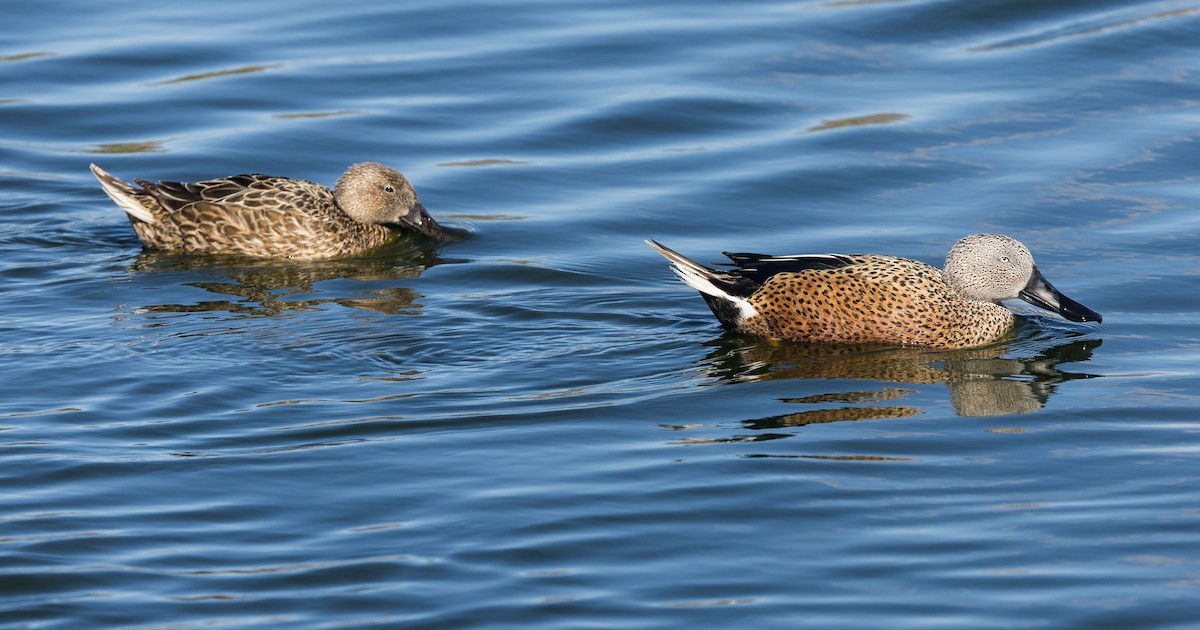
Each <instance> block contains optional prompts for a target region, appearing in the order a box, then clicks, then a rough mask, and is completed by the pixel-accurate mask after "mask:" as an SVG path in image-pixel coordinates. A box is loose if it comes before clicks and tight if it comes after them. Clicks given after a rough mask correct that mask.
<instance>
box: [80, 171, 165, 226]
mask: <svg viewBox="0 0 1200 630" xmlns="http://www.w3.org/2000/svg"><path fill="white" fill-rule="evenodd" d="M92 174H93V175H95V176H96V179H98V180H100V186H101V187H102V188H104V192H105V194H107V195H108V198H109V199H112V200H113V203H115V204H117V206H118V207H119V208H121V209H122V210H124V211H125V212H126V213H128V214H129V216H131V217H133V218H135V219H137V220H139V221H144V222H146V223H154V215H152V214H150V211H149V210H147V209H146V208H145V206H143V205H142V204H141V203H140V202H138V200H137V197H134V192H135V189H134V187H133V186H130V185H129V184H128V183H126V182H123V181H121V180H120V179H117V178H116V177H113V176H112V175H111V174H109V173H108V171H105V170H104V169H102V168H100V167H99V166H96V165H95V164H93V165H92Z"/></svg>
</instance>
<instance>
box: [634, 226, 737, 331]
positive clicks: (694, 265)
mask: <svg viewBox="0 0 1200 630" xmlns="http://www.w3.org/2000/svg"><path fill="white" fill-rule="evenodd" d="M646 244H647V245H649V246H650V247H653V248H654V251H656V252H658V253H660V254H662V255H663V257H664V258H666V259H667V260H669V261H670V262H671V271H674V272H675V275H677V276H679V279H680V280H682V281H683V283H684V284H686V285H688V286H689V287H692V288H693V289H695V290H697V291H699V292H701V293H703V294H704V295H710V296H712V297H715V298H718V299H721V300H725V301H727V302H730V303H732V304H734V305H735V306H737V309H738V315H739V317H740V318H741V320H746V319H748V318H751V317H754V316H755V315H758V311H757V310H755V308H754V306H753V305H752V304H750V301H749V300H747V299H746V298H744V297H739V296H736V295H731V294H730V293H728V292H726V291H724V290H722V289H721V288H720V287H718V286H717V285H715V284H713V282H712V279H713V278H714V277H715V276H716V275H718V274H720V272H719V271H717V270H715V269H709V268H708V267H705V266H704V265H701V264H700V263H698V262H696V261H694V260H692V259H690V258H688V257H686V256H684V255H683V254H680V253H679V252H676V251H675V250H673V249H670V248H668V247H665V246H663V245H659V244H658V243H655V242H654V241H646Z"/></svg>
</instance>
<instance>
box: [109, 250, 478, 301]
mask: <svg viewBox="0 0 1200 630" xmlns="http://www.w3.org/2000/svg"><path fill="white" fill-rule="evenodd" d="M447 262H458V261H452V260H447V259H441V258H438V257H437V255H436V253H435V252H432V251H428V250H424V249H420V248H418V247H417V246H415V245H412V244H410V243H409V242H408V241H407V239H405V238H401V239H400V240H399V241H398V242H397V243H396V244H394V245H393V246H391V247H389V248H388V249H387V250H386V251H385V252H382V253H379V254H376V255H375V256H372V257H357V258H340V259H333V260H317V261H290V260H274V259H272V260H262V259H254V258H246V257H240V256H217V255H199V254H181V253H167V252H144V253H142V254H141V255H140V256H138V259H137V261H136V262H135V263H134V264H133V265H132V266H131V267H130V269H131V270H133V271H147V270H153V269H164V268H167V269H172V270H193V269H194V270H203V271H205V272H207V275H208V276H211V275H212V274H213V272H219V273H220V274H221V275H224V276H227V277H228V281H208V282H189V283H187V285H188V286H193V287H197V288H200V289H204V290H206V291H209V292H212V293H215V294H218V295H225V296H232V297H234V298H236V299H221V300H211V301H200V302H194V303H191V304H153V305H147V306H141V307H138V308H137V309H136V312H139V313H189V312H198V311H225V312H229V313H234V314H239V315H243V314H249V315H263V316H273V315H278V314H280V313H284V312H288V311H308V310H313V309H314V308H317V307H318V306H320V305H322V304H329V303H334V304H339V305H341V306H345V307H348V308H355V309H362V310H368V311H373V312H376V313H381V314H384V315H403V314H416V313H417V311H418V310H419V309H420V305H419V304H417V302H416V300H417V299H419V298H420V297H421V296H420V294H418V293H417V292H416V291H414V290H412V289H410V288H407V287H388V288H383V289H372V290H369V291H362V292H360V293H358V294H356V295H353V296H341V297H326V298H311V297H310V298H306V299H296V296H301V295H312V294H314V293H321V290H319V289H316V288H315V286H314V285H315V284H316V283H318V282H322V281H326V280H336V279H351V280H360V281H380V280H384V281H386V280H397V279H404V278H415V277H417V276H419V275H421V273H422V272H423V271H424V270H426V269H428V268H430V267H432V266H434V265H438V264H442V263H447Z"/></svg>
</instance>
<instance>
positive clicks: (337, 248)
mask: <svg viewBox="0 0 1200 630" xmlns="http://www.w3.org/2000/svg"><path fill="white" fill-rule="evenodd" d="M91 170H92V174H93V175H95V176H96V179H97V180H99V182H100V186H101V188H103V190H104V192H105V193H106V194H107V195H108V197H109V198H110V199H112V200H113V202H114V203H116V204H117V206H118V207H119V208H121V209H122V210H124V211H125V213H126V215H127V216H128V217H129V222H130V223H131V224H132V225H133V230H134V232H136V233H137V236H138V238H139V239H140V240H141V242H142V245H143V246H144V247H145V248H146V249H149V250H160V251H177V252H191V253H208V254H238V255H244V256H253V257H260V258H293V259H317V258H332V257H337V256H348V255H354V254H359V253H362V252H365V251H367V250H370V249H373V248H376V247H379V246H381V245H383V244H385V243H388V242H389V241H391V240H392V239H393V238H395V235H396V230H395V229H394V228H398V229H400V230H409V231H413V232H417V233H420V234H423V235H425V236H427V237H429V238H432V239H434V240H436V241H447V240H451V239H452V238H453V237H454V232H453V231H451V230H449V229H447V228H444V227H442V226H441V225H439V224H438V223H437V222H436V221H434V219H433V217H431V216H429V213H428V212H427V211H426V210H425V206H423V205H421V200H420V198H419V197H418V196H417V192H416V190H415V189H414V188H413V186H412V184H411V183H410V182H409V181H408V179H407V178H406V177H404V175H402V174H401V173H400V172H399V171H397V170H396V169H394V168H392V167H390V166H387V165H385V164H380V163H378V162H362V163H359V164H353V165H351V166H350V167H349V168H347V169H346V172H345V173H343V174H342V176H341V177H340V178H339V179H338V180H337V184H336V185H335V186H334V188H333V190H330V189H329V188H326V187H325V186H322V185H321V184H317V183H315V182H311V181H308V180H303V179H291V178H287V177H275V176H270V175H262V174H258V173H253V174H245V175H231V176H229V177H221V178H218V179H209V180H204V181H198V182H167V181H160V182H149V181H146V180H144V179H134V180H133V181H134V184H130V183H128V182H125V181H123V180H121V179H119V178H117V177H114V176H113V175H111V174H109V173H108V172H107V171H105V170H104V169H102V168H100V167H99V166H97V165H95V164H92V165H91ZM135 184H136V185H135Z"/></svg>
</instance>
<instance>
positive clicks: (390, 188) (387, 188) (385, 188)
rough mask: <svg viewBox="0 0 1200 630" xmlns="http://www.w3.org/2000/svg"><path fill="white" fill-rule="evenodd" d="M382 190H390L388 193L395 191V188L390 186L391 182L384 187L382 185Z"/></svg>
mask: <svg viewBox="0 0 1200 630" xmlns="http://www.w3.org/2000/svg"><path fill="white" fill-rule="evenodd" d="M383 191H384V192H390V193H394V192H396V189H395V188H392V185H391V184H388V185H387V186H384V187H383Z"/></svg>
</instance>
